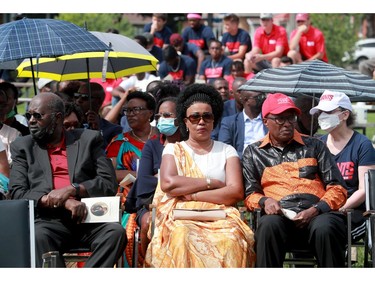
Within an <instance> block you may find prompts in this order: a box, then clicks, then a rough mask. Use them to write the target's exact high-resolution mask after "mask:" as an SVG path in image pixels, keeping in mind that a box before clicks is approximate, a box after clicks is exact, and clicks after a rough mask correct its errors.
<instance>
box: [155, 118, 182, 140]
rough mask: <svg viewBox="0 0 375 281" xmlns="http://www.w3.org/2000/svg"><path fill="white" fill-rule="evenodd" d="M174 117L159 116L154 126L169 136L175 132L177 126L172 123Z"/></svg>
mask: <svg viewBox="0 0 375 281" xmlns="http://www.w3.org/2000/svg"><path fill="white" fill-rule="evenodd" d="M174 120H175V119H174V118H163V117H160V118H159V120H158V124H157V125H156V127H157V128H158V130H159V132H160V133H161V134H163V135H166V136H171V135H173V134H174V133H176V131H177V129H178V126H177V127H176V126H175V125H174Z"/></svg>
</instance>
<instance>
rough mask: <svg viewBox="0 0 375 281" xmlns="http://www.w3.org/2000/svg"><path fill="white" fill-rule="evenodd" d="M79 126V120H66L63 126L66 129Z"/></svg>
mask: <svg viewBox="0 0 375 281" xmlns="http://www.w3.org/2000/svg"><path fill="white" fill-rule="evenodd" d="M78 127H79V122H66V123H64V128H65V129H66V130H68V129H70V128H78Z"/></svg>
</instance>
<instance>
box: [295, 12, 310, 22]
mask: <svg viewBox="0 0 375 281" xmlns="http://www.w3.org/2000/svg"><path fill="white" fill-rule="evenodd" d="M309 17H310V14H303V13H301V14H297V15H296V21H307V20H308V19H309Z"/></svg>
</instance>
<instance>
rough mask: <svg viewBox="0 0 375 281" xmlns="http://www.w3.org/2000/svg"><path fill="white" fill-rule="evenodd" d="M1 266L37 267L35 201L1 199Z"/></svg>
mask: <svg viewBox="0 0 375 281" xmlns="http://www.w3.org/2000/svg"><path fill="white" fill-rule="evenodd" d="M0 226H1V231H0V249H1V250H0V267H22V268H34V267H35V226H34V201H32V200H21V199H20V200H0Z"/></svg>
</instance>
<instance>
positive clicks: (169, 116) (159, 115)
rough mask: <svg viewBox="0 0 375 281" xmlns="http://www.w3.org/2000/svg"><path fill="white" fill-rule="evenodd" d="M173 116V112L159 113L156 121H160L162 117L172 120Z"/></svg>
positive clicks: (156, 115)
mask: <svg viewBox="0 0 375 281" xmlns="http://www.w3.org/2000/svg"><path fill="white" fill-rule="evenodd" d="M172 115H173V113H171V112H163V113H157V114H155V117H154V119H155V120H156V121H157V120H159V119H160V117H164V118H172Z"/></svg>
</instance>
